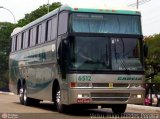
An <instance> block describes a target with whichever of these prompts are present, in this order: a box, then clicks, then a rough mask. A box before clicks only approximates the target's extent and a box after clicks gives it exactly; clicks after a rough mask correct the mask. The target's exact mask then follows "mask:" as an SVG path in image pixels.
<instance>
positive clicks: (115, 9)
mask: <svg viewBox="0 0 160 119" xmlns="http://www.w3.org/2000/svg"><path fill="white" fill-rule="evenodd" d="M62 10H69V11H74V12H91V13H112V14H131V15H132V14H133V15H140V12H139V11H138V10H137V9H133V8H131V7H127V6H105V5H104V6H95V7H83V6H73V5H72V6H69V5H63V6H61V11H62Z"/></svg>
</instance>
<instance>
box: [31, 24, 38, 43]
mask: <svg viewBox="0 0 160 119" xmlns="http://www.w3.org/2000/svg"><path fill="white" fill-rule="evenodd" d="M36 37H37V27H34V28H33V31H32V46H35V44H36Z"/></svg>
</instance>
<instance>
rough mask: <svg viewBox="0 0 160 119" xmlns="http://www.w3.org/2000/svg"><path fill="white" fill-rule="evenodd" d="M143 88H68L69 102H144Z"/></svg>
mask: <svg viewBox="0 0 160 119" xmlns="http://www.w3.org/2000/svg"><path fill="white" fill-rule="evenodd" d="M144 97H145V89H143V88H141V89H70V91H69V98H68V99H69V100H68V102H69V104H144V99H145V98H144Z"/></svg>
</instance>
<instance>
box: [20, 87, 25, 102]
mask: <svg viewBox="0 0 160 119" xmlns="http://www.w3.org/2000/svg"><path fill="white" fill-rule="evenodd" d="M19 100H20V103H21V104H24V90H23V87H22V86H21V87H20V89H19Z"/></svg>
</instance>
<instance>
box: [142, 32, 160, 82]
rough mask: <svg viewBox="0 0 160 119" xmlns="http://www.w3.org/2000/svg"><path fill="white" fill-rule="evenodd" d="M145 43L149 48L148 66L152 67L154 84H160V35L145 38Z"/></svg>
mask: <svg viewBox="0 0 160 119" xmlns="http://www.w3.org/2000/svg"><path fill="white" fill-rule="evenodd" d="M145 43H146V44H147V45H148V46H149V52H148V58H147V60H146V62H147V65H149V66H151V69H152V72H153V75H155V76H154V82H160V74H159V75H158V72H160V34H156V35H153V36H149V37H146V38H145Z"/></svg>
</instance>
